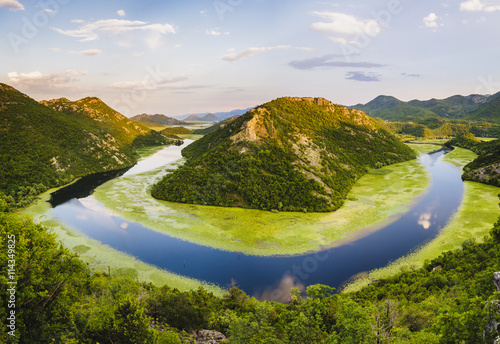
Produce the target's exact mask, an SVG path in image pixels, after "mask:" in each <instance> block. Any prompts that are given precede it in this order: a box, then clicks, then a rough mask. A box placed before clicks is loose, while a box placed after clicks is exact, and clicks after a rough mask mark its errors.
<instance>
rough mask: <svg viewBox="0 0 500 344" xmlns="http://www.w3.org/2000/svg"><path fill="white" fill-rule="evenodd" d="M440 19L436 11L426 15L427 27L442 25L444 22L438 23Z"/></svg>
mask: <svg viewBox="0 0 500 344" xmlns="http://www.w3.org/2000/svg"><path fill="white" fill-rule="evenodd" d="M438 19H439V17H438V16H437V15H436V13H430V14H429V15H428V16H427V17H424V19H422V20H423V22H424V24H425V27H430V28H438V27H442V26H443V24H438V22H437V21H438Z"/></svg>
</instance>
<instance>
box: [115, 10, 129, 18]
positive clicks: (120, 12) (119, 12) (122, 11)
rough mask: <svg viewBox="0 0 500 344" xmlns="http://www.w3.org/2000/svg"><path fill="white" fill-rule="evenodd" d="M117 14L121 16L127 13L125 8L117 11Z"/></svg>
mask: <svg viewBox="0 0 500 344" xmlns="http://www.w3.org/2000/svg"><path fill="white" fill-rule="evenodd" d="M116 14H118V15H119V16H120V17H125V16H126V15H127V14H126V13H125V11H124V10H118V11H116Z"/></svg>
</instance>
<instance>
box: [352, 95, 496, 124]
mask: <svg viewBox="0 0 500 344" xmlns="http://www.w3.org/2000/svg"><path fill="white" fill-rule="evenodd" d="M498 95H499V94H497V95H494V96H491V97H486V96H482V95H470V96H460V95H456V96H452V97H449V98H446V99H431V100H426V101H421V100H412V101H409V102H403V101H401V100H399V99H396V98H394V97H389V96H378V97H377V98H375V99H374V100H372V101H370V102H369V103H367V104H358V105H355V106H353V108H355V109H358V110H361V111H364V112H366V113H367V114H368V115H370V116H372V117H379V118H382V119H385V120H390V121H403V122H409V121H412V122H417V123H423V122H424V121H429V120H432V119H433V118H444V119H474V120H478V121H493V122H496V121H497V120H499V119H498V115H496V117H495V115H491V116H489V115H486V113H491V112H490V111H489V110H484V111H485V112H483V111H481V109H482V108H485V109H489V108H490V106H489V103H490V102H492V101H493V100H495V99H498V97H497V96H498ZM476 112H477V114H476V115H474V114H475V113H476ZM497 113H498V112H497Z"/></svg>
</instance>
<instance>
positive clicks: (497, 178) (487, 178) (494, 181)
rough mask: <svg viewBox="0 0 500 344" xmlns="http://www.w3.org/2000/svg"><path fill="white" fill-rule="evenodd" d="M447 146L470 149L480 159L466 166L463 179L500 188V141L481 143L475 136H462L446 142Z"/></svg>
mask: <svg viewBox="0 0 500 344" xmlns="http://www.w3.org/2000/svg"><path fill="white" fill-rule="evenodd" d="M445 145H446V146H449V147H451V146H456V147H461V148H466V149H470V150H471V151H473V152H475V153H476V154H477V155H478V157H477V158H476V159H475V160H474V161H472V162H470V163H469V164H467V165H465V167H464V169H463V174H462V179H463V180H471V181H475V182H479V183H484V184H490V185H495V186H500V140H494V141H490V142H480V141H479V140H478V139H477V138H476V137H474V135H472V134H468V135H460V136H457V137H455V138H453V139H452V140H450V141H448V142H446V144H445Z"/></svg>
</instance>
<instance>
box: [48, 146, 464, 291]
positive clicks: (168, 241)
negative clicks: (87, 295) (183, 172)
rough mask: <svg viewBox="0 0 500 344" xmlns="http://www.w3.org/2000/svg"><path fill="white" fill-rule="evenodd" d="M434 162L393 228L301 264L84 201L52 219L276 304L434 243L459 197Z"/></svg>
mask: <svg viewBox="0 0 500 344" xmlns="http://www.w3.org/2000/svg"><path fill="white" fill-rule="evenodd" d="M442 156H443V152H438V153H435V154H432V155H425V156H423V157H422V158H421V159H420V161H421V162H422V163H423V164H424V166H425V167H426V168H427V169H428V171H429V172H430V174H431V177H432V178H431V179H432V183H431V187H430V188H429V190H428V192H427V193H426V194H425V195H424V196H422V197H421V199H420V200H419V202H418V203H417V204H416V205H415V206H414V207H413V208H412V209H410V211H409V212H407V213H405V214H403V215H402V216H401V217H400V218H399V219H398V220H396V221H395V222H393V223H391V224H389V225H387V226H386V227H384V228H382V229H380V230H378V231H376V232H373V233H371V234H369V235H367V236H365V237H363V238H361V239H359V240H357V241H354V242H350V243H348V244H345V245H342V246H339V247H336V248H334V249H330V250H325V251H322V252H318V253H314V254H306V255H302V256H293V257H255V256H247V255H244V254H240V253H236V252H225V251H220V250H216V249H212V248H210V247H205V246H200V245H196V244H192V243H188V242H185V241H182V240H178V239H175V238H172V237H169V236H167V235H165V234H162V233H158V232H155V231H152V230H150V229H148V228H146V227H144V226H142V225H141V224H139V223H134V222H129V221H126V220H123V219H121V218H120V217H118V216H115V215H114V213H113V212H112V211H110V210H108V209H106V208H104V207H103V206H102V204H100V203H99V202H97V201H96V200H95V199H94V198H93V197H92V196H90V197H87V198H84V199H80V200H78V199H72V200H71V201H69V202H66V203H64V204H62V205H59V206H57V207H56V208H55V209H53V213H54V215H55V216H56V217H57V218H59V219H60V220H62V221H64V222H66V223H68V224H70V225H72V226H73V227H75V228H77V229H78V230H79V231H81V232H82V233H84V234H86V235H88V236H89V237H91V238H93V239H96V240H98V241H100V242H102V243H103V244H106V245H109V246H111V247H113V248H114V249H117V250H119V251H123V252H125V253H128V254H130V255H132V256H135V257H137V258H138V259H140V260H142V261H144V262H146V263H149V264H153V265H156V266H158V267H160V268H163V269H166V270H169V271H172V272H174V273H177V274H180V275H184V276H188V277H193V278H197V279H200V280H205V281H209V282H212V283H216V284H219V285H222V286H227V285H231V284H235V285H236V286H238V287H240V288H241V289H243V290H244V291H246V292H247V293H249V294H250V295H253V296H257V297H259V298H261V299H273V300H279V301H286V299H283V298H286V297H287V296H288V292H287V290H288V291H289V289H290V288H291V287H292V286H297V287H300V288H305V287H306V286H308V285H312V284H317V283H321V284H326V285H330V286H332V287H339V286H340V285H341V284H342V283H343V282H345V281H346V280H348V279H349V278H351V277H352V276H354V275H356V274H359V273H361V272H363V271H369V270H372V269H375V268H379V267H382V266H385V265H386V264H388V263H389V262H390V261H392V260H395V259H397V258H399V257H401V256H404V255H406V254H408V253H410V252H411V251H412V250H413V249H415V248H416V247H418V246H419V245H422V244H424V243H426V242H427V241H429V240H431V239H432V238H433V237H435V235H436V234H437V233H439V230H440V229H441V228H443V227H444V226H445V225H446V223H447V222H448V220H449V219H450V218H451V216H452V215H453V214H454V212H455V211H456V209H457V208H458V206H459V205H460V203H461V200H462V196H463V183H462V180H461V175H460V170H459V169H457V168H456V167H454V166H452V165H450V164H448V163H445V162H443V161H442ZM170 162H171V161H169V162H167V163H170ZM150 166H151V165H150Z"/></svg>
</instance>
